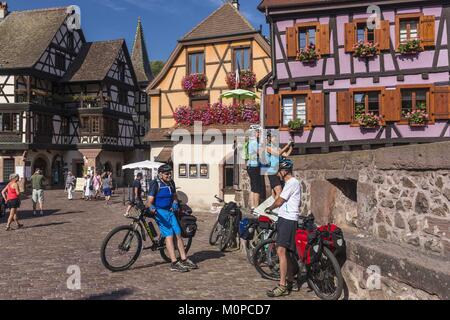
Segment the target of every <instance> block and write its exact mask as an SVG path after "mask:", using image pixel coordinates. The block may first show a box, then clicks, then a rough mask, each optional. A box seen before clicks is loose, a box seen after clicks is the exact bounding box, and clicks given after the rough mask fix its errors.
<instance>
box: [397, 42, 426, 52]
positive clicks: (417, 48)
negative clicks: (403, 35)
mask: <svg viewBox="0 0 450 320" xmlns="http://www.w3.org/2000/svg"><path fill="white" fill-rule="evenodd" d="M398 51H399V52H400V53H401V54H403V55H416V54H418V53H419V52H422V51H423V47H422V46H421V44H420V40H409V41H407V42H405V43H401V44H400V45H399V46H398Z"/></svg>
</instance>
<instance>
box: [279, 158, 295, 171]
mask: <svg viewBox="0 0 450 320" xmlns="http://www.w3.org/2000/svg"><path fill="white" fill-rule="evenodd" d="M293 168H294V163H293V162H292V160H289V159H282V160H281V161H280V165H279V167H278V171H280V170H287V171H292V169H293Z"/></svg>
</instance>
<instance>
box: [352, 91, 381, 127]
mask: <svg viewBox="0 0 450 320" xmlns="http://www.w3.org/2000/svg"><path fill="white" fill-rule="evenodd" d="M380 96H381V92H380V91H378V90H376V91H372V90H370V91H369V90H364V89H358V91H355V92H353V101H352V103H353V110H352V111H353V120H354V121H357V120H358V118H359V117H360V116H361V115H363V114H365V113H371V114H374V115H377V116H378V115H380V100H381V99H380Z"/></svg>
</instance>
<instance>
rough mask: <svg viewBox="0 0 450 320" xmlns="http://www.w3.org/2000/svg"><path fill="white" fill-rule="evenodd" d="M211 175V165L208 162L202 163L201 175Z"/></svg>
mask: <svg viewBox="0 0 450 320" xmlns="http://www.w3.org/2000/svg"><path fill="white" fill-rule="evenodd" d="M208 176H209V166H208V165H207V164H201V165H200V177H202V178H208Z"/></svg>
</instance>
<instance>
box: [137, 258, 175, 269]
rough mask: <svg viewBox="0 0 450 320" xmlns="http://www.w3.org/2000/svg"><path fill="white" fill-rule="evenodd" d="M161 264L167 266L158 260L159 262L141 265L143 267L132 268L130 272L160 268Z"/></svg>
mask: <svg viewBox="0 0 450 320" xmlns="http://www.w3.org/2000/svg"><path fill="white" fill-rule="evenodd" d="M162 264H168V263H167V262H165V261H162V260H160V261H155V262H152V263H149V264H146V265H143V266H138V267H133V268H131V269H130V270H139V269H145V268H152V267H157V266H160V265H162Z"/></svg>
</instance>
